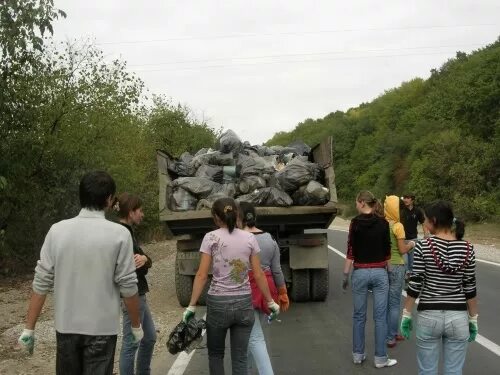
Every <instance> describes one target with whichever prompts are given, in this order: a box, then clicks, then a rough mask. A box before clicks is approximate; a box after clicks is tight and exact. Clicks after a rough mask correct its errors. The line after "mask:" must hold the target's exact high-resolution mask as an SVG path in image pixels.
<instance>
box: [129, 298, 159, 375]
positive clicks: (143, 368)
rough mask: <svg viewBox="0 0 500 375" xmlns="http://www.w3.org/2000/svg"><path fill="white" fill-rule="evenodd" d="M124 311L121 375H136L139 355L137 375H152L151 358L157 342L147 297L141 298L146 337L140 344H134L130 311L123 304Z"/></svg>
mask: <svg viewBox="0 0 500 375" xmlns="http://www.w3.org/2000/svg"><path fill="white" fill-rule="evenodd" d="M122 311H123V342H122V350H121V352H120V375H134V362H135V355H136V353H137V363H136V366H135V368H136V371H135V374H137V375H149V374H151V358H152V357H153V349H154V346H155V342H156V329H155V325H154V322H153V318H152V316H151V311H150V310H149V306H148V303H147V301H146V295H140V296H139V314H140V319H141V325H142V330H143V331H144V337H143V339H142V340H141V342H140V343H138V344H133V336H132V324H131V322H130V318H129V316H128V311H127V309H126V308H125V305H124V304H123V302H122Z"/></svg>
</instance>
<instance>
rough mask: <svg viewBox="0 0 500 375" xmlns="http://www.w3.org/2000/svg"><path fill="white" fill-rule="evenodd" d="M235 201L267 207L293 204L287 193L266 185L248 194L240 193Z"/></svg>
mask: <svg viewBox="0 0 500 375" xmlns="http://www.w3.org/2000/svg"><path fill="white" fill-rule="evenodd" d="M236 201H238V202H249V203H252V204H254V205H255V206H267V207H288V206H291V205H292V204H293V200H292V198H290V196H289V195H288V194H287V193H285V192H284V191H282V190H279V189H277V188H274V187H266V188H263V189H259V190H255V191H254V192H252V193H250V194H245V195H241V196H239V197H238V198H236Z"/></svg>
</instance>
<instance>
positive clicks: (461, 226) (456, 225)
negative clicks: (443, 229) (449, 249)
mask: <svg viewBox="0 0 500 375" xmlns="http://www.w3.org/2000/svg"><path fill="white" fill-rule="evenodd" d="M451 231H452V232H453V233H455V237H457V240H461V239H462V238H464V234H465V223H464V222H463V221H462V220H460V219H457V218H456V217H454V218H453V222H452V225H451Z"/></svg>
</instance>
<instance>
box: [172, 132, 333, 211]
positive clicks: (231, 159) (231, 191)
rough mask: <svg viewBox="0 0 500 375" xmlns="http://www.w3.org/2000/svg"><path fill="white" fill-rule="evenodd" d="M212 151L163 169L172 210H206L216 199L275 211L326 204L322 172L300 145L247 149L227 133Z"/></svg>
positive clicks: (327, 196)
mask: <svg viewBox="0 0 500 375" xmlns="http://www.w3.org/2000/svg"><path fill="white" fill-rule="evenodd" d="M216 148H217V149H216V150H212V149H207V148H203V149H201V150H199V151H198V152H197V153H196V154H195V155H191V154H190V153H188V152H185V153H183V154H182V155H181V156H180V157H179V159H177V160H173V161H171V162H170V163H169V164H168V170H169V173H170V176H171V178H172V183H171V185H170V187H169V189H168V193H167V194H168V196H167V198H168V205H169V208H170V209H171V210H173V211H189V210H200V209H210V208H211V207H212V204H213V202H215V201H216V200H217V199H218V198H220V197H232V198H235V199H236V200H237V201H245V202H251V203H253V204H254V205H256V206H276V207H288V206H292V205H298V206H306V205H324V204H326V203H327V202H328V201H329V200H330V192H329V190H328V189H327V188H326V187H325V186H324V184H325V175H324V170H323V169H322V168H321V167H320V166H319V165H318V164H316V163H313V162H311V161H310V160H311V158H310V156H311V155H310V154H311V148H310V147H309V146H308V145H306V144H305V143H303V142H301V141H296V142H293V143H291V144H289V145H288V146H286V147H283V146H273V147H267V146H252V145H250V143H248V142H242V141H241V140H240V138H239V137H238V135H237V134H236V133H235V132H234V131H232V130H227V131H226V132H224V133H223V134H222V135H221V136H220V137H219V139H218V142H217V147H216Z"/></svg>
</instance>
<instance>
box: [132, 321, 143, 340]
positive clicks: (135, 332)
mask: <svg viewBox="0 0 500 375" xmlns="http://www.w3.org/2000/svg"><path fill="white" fill-rule="evenodd" d="M143 337H144V331H143V330H142V325H140V324H139V327H137V328H136V327H132V340H133V342H132V343H133V344H138V343H139V342H141V340H142V338H143Z"/></svg>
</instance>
